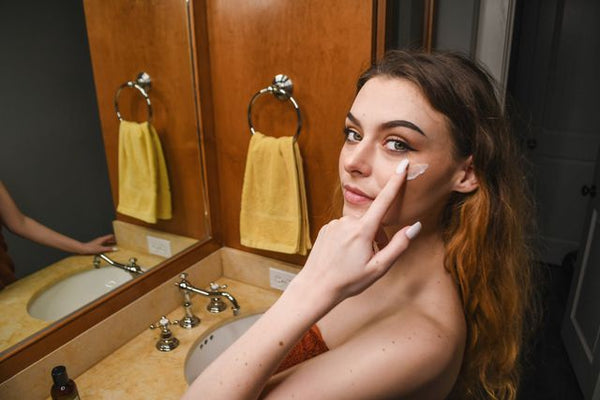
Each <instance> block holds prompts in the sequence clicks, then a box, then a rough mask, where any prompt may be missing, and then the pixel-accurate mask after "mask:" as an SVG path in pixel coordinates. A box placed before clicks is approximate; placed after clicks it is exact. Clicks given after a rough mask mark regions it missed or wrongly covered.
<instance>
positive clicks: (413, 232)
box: [406, 222, 422, 239]
mask: <svg viewBox="0 0 600 400" xmlns="http://www.w3.org/2000/svg"><path fill="white" fill-rule="evenodd" d="M421 226H422V225H421V223H420V222H415V223H414V224H412V225H411V226H410V228H408V229H407V230H406V237H407V238H409V239H414V237H415V236H417V235H418V234H419V232H421Z"/></svg>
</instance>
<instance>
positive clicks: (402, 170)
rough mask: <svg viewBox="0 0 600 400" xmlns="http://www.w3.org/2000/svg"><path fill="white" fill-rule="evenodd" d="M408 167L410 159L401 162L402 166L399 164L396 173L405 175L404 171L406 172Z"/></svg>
mask: <svg viewBox="0 0 600 400" xmlns="http://www.w3.org/2000/svg"><path fill="white" fill-rule="evenodd" d="M406 167H408V158H405V159H404V160H402V161H400V164H398V166H397V167H396V173H397V174H401V173H403V172H404V171H406Z"/></svg>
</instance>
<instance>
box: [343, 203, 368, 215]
mask: <svg viewBox="0 0 600 400" xmlns="http://www.w3.org/2000/svg"><path fill="white" fill-rule="evenodd" d="M366 211H367V209H366V208H360V207H356V206H351V205H348V204H344V208H343V209H342V215H343V216H344V217H348V216H350V217H355V218H360V217H362V216H363V214H364V213H365V212H366Z"/></svg>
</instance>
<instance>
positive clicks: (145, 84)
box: [114, 72, 152, 122]
mask: <svg viewBox="0 0 600 400" xmlns="http://www.w3.org/2000/svg"><path fill="white" fill-rule="evenodd" d="M126 87H130V88H134V89H137V90H138V91H139V92H140V93H141V94H142V96H144V99H145V100H146V105H147V107H148V122H151V121H152V103H151V102H150V96H148V91H150V89H151V88H152V79H151V78H150V75H148V74H147V73H146V72H140V73H139V74H138V76H137V78H136V79H135V81H128V82H125V83H124V84H122V85H121V86H119V87H118V89H117V92H116V93H115V100H114V101H115V112H116V113H117V119H118V120H119V121H123V117H122V116H121V112H120V111H119V95H120V94H121V90H123V89H124V88H126Z"/></svg>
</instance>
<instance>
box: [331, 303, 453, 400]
mask: <svg viewBox="0 0 600 400" xmlns="http://www.w3.org/2000/svg"><path fill="white" fill-rule="evenodd" d="M452 314H453V313H437V312H433V313H432V312H430V311H429V310H426V309H419V308H417V307H415V308H412V309H410V310H406V311H403V312H399V313H397V314H393V315H390V316H388V317H387V318H383V319H381V320H380V321H377V322H375V323H374V324H372V325H370V326H368V327H366V328H365V329H362V330H361V331H360V332H357V334H356V335H355V336H354V337H353V338H352V340H350V341H348V343H346V344H345V345H346V346H348V348H355V349H356V350H357V351H359V350H358V349H370V350H369V352H373V353H375V354H378V357H376V358H371V359H367V360H368V361H367V364H370V365H368V367H369V368H370V369H372V370H373V371H378V373H379V374H380V375H379V376H381V377H383V378H385V380H386V381H387V383H386V384H387V385H389V386H388V387H389V389H390V390H391V391H392V392H395V393H396V394H397V395H402V396H404V397H403V398H412V397H414V398H420V399H421V398H443V397H445V395H446V394H447V393H448V392H449V391H450V389H451V388H452V386H453V385H454V382H455V381H456V378H457V376H458V373H459V371H460V366H461V363H462V357H463V352H464V343H465V326H464V319H463V318H462V316H461V315H457V314H456V315H452ZM342 347H344V346H342ZM365 356H366V354H365Z"/></svg>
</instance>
